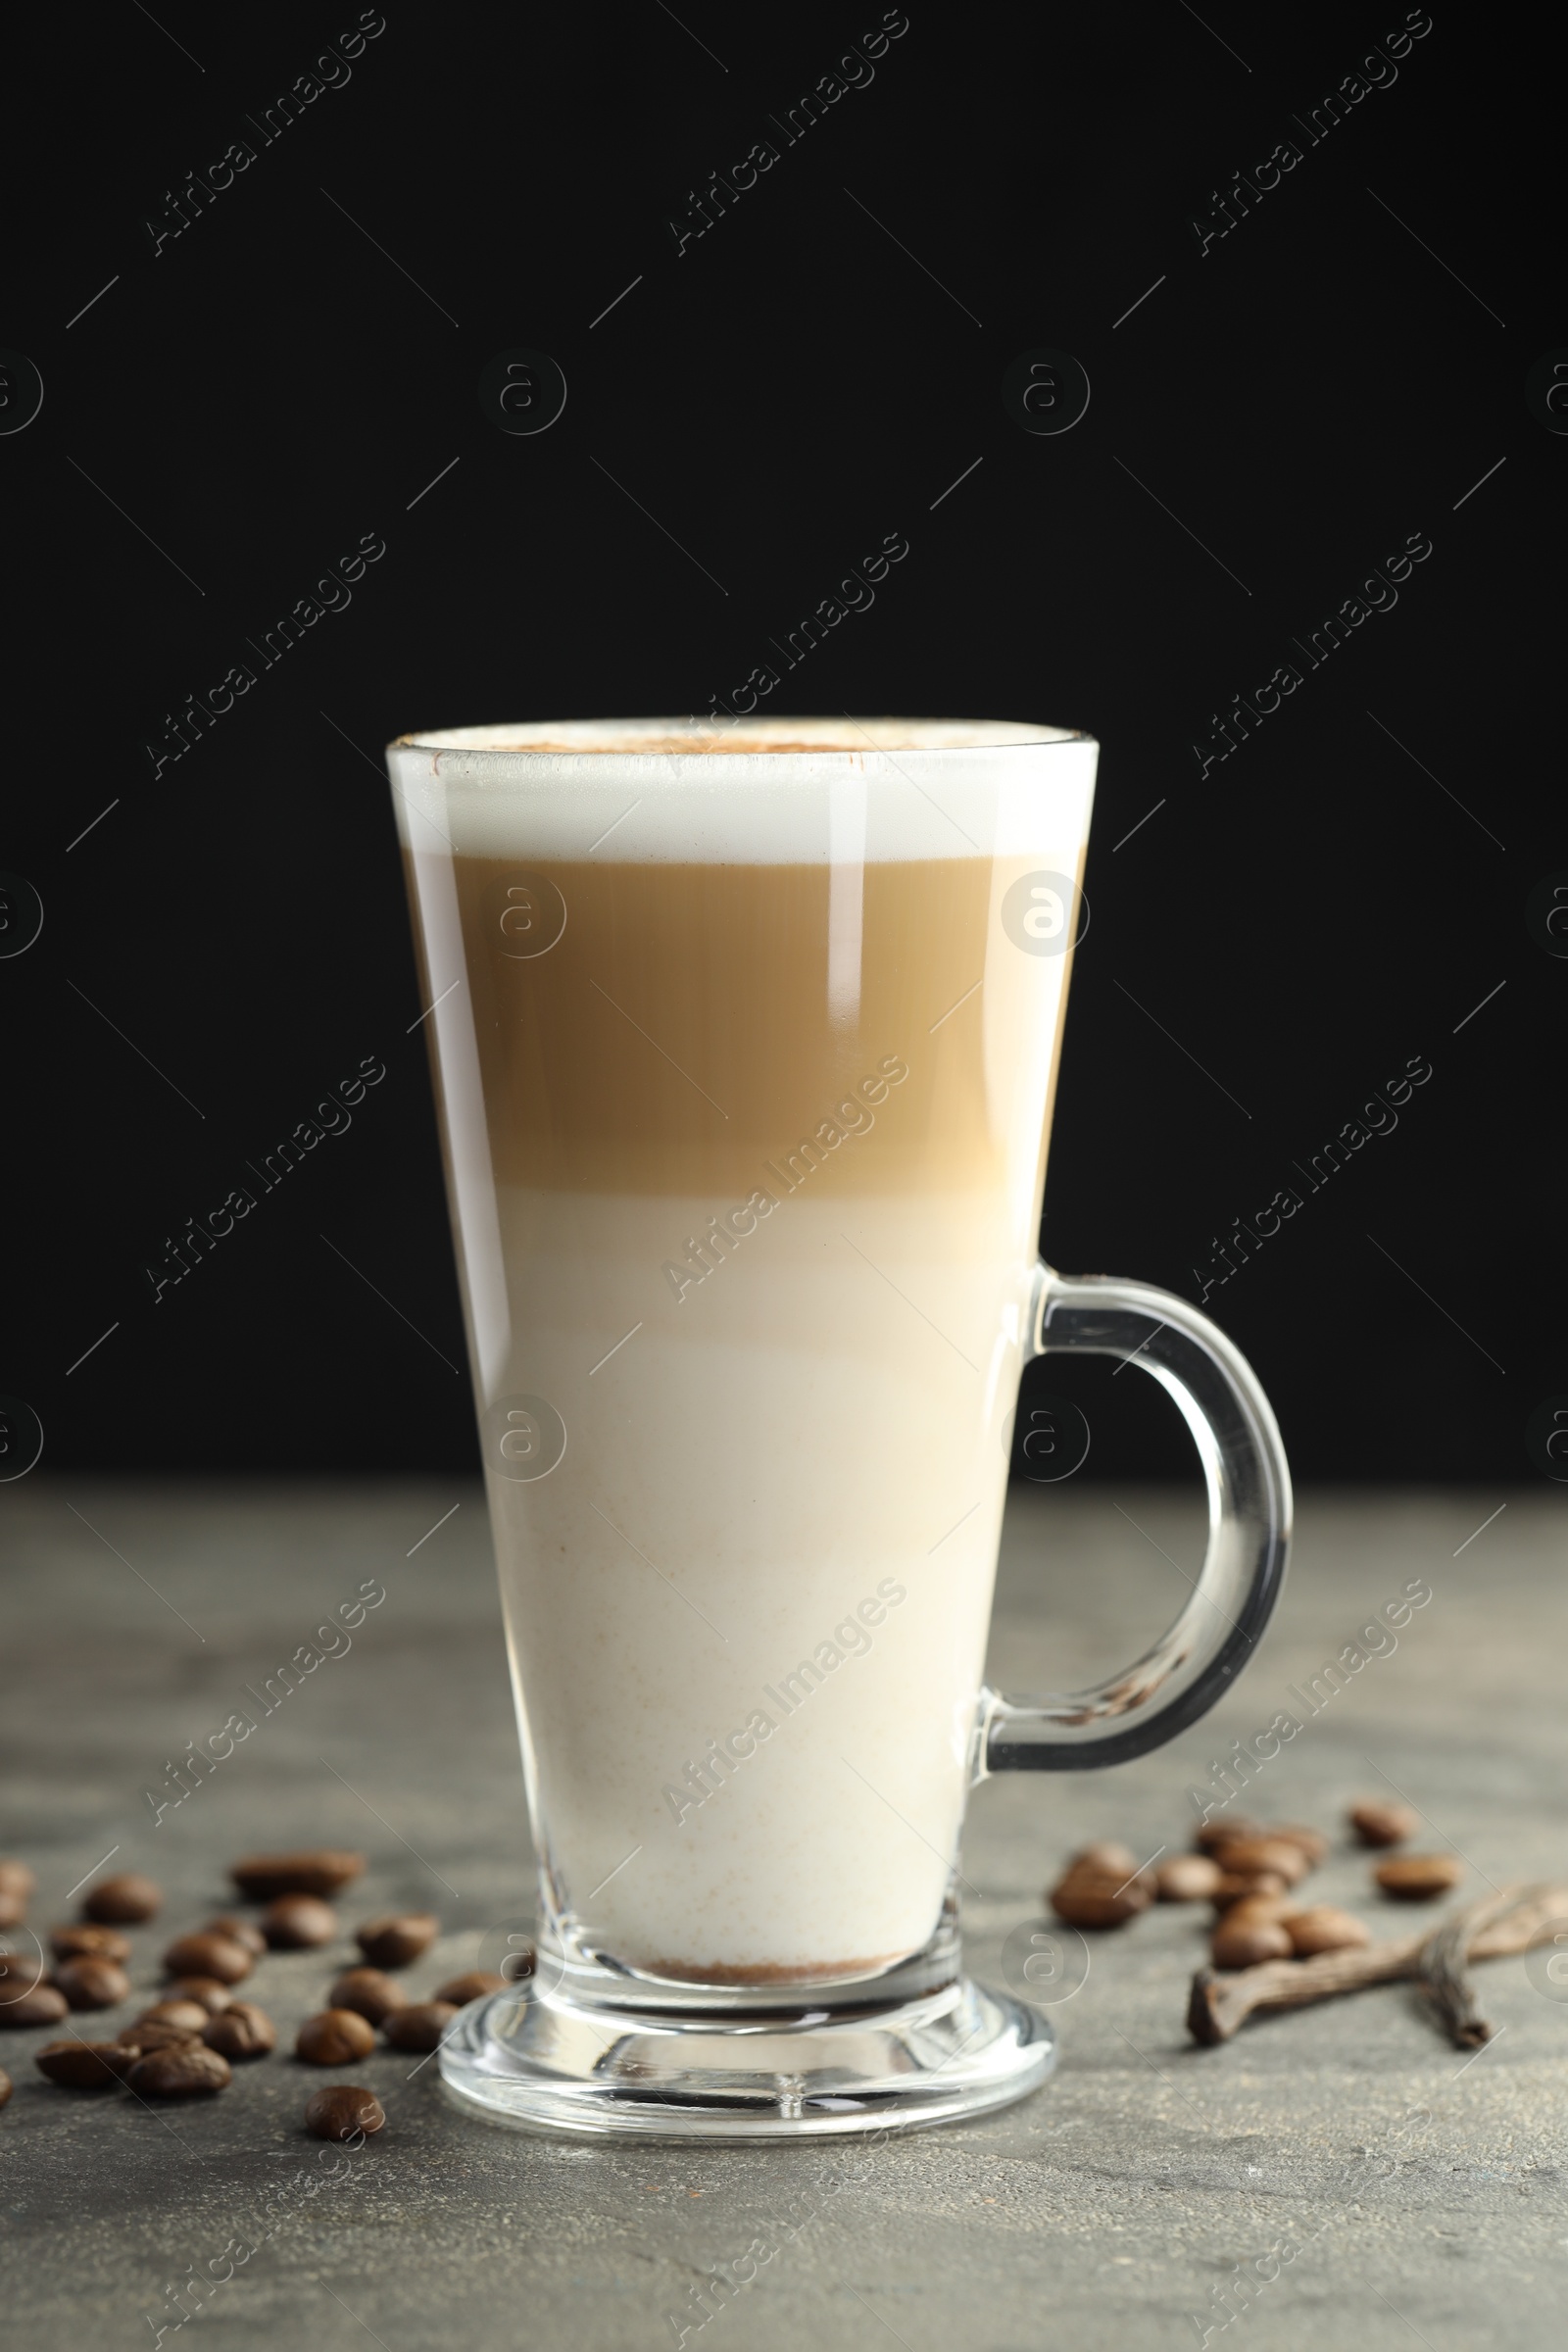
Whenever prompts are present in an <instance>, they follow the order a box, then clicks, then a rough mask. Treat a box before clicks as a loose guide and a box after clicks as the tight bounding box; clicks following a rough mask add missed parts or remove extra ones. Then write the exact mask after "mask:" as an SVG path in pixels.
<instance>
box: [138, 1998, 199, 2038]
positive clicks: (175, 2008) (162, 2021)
mask: <svg viewBox="0 0 1568 2352" xmlns="http://www.w3.org/2000/svg"><path fill="white" fill-rule="evenodd" d="M207 2016H208V2012H207V2009H206V2006H205V2004H204V2003H203V2002H201V2001H180V2000H173V2001H154V2003H153V2005H152V2007H151V2008H150V2009H144V2010H143V2011H142V2013H141V2015H140V2017H138V2018H133V2019H132V2021H131V2031H132V2032H134V2031H135V2028H136V2027H137V2026H183V2027H184V2029H185V2032H186V2033H187V2034H199V2033H200V2032H201V2030H202V2028H203V2026H205V2025H206V2023H207Z"/></svg>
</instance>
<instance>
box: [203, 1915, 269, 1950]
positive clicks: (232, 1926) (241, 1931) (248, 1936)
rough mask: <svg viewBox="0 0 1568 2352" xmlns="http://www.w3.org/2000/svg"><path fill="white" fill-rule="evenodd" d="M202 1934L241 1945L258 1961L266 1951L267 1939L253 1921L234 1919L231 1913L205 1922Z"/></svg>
mask: <svg viewBox="0 0 1568 2352" xmlns="http://www.w3.org/2000/svg"><path fill="white" fill-rule="evenodd" d="M203 1934H204V1935H208V1936H228V1937H229V1938H230V1940H231V1941H232V1942H234V1943H237V1944H240V1945H242V1946H243V1948H244V1949H245V1950H246V1951H247V1952H249V1953H251V1954H252V1956H253V1957H254V1958H255V1959H258V1960H259V1959H260V1958H261V1956H262V1954H263V1953H264V1952H265V1951H266V1949H267V1937H266V1936H264V1935H263V1934H262V1931H261V1929H260V1928H259V1927H257V1926H256V1925H255V1924H254V1922H253V1921H251V1920H248V1919H236V1918H235V1917H234V1916H233V1914H232V1913H231V1912H227V1911H225V1912H224V1913H223V1915H222V1917H221V1919H210V1920H209V1921H208V1922H207V1926H206V1928H205V1929H204V1930H203Z"/></svg>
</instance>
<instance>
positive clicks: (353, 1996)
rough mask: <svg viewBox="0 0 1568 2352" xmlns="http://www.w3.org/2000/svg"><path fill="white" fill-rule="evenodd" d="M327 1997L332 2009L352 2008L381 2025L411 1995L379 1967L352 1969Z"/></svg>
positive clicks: (373, 2022) (345, 1973)
mask: <svg viewBox="0 0 1568 2352" xmlns="http://www.w3.org/2000/svg"><path fill="white" fill-rule="evenodd" d="M326 1998H327V2003H328V2005H329V2007H331V2008H333V2009H352V2010H354V2011H355V2012H356V2014H357V2015H359V2016H360V2017H363V2018H367V2019H368V2021H369V2023H370V2024H371V2025H372V2026H378V2025H379V2024H380V2023H381V2021H382V2019H383V2018H387V2017H390V2016H391V2014H392V2012H393V2010H394V2009H401V2008H402V2007H403V2005H404V2003H405V2001H406V2000H407V1999H408V1994H407V1993H406V1992H405V1991H404V1990H403V1987H402V1985H394V1984H393V1982H392V1980H391V1978H390V1977H385V1976H383V1975H382V1974H381V1971H380V1970H379V1969H378V1968H350V1969H347V1970H345V1971H344V1973H343V1975H342V1976H341V1977H339V1978H338V1980H337V1982H336V1984H335V1985H333V1986H332V1989H331V1991H330V1992H329V1993H328V1994H327V1996H326Z"/></svg>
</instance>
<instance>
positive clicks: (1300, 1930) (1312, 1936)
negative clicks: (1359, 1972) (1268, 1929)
mask: <svg viewBox="0 0 1568 2352" xmlns="http://www.w3.org/2000/svg"><path fill="white" fill-rule="evenodd" d="M1280 1925H1281V1926H1282V1927H1283V1928H1284V1930H1285V1933H1286V1935H1287V1936H1289V1937H1290V1939H1291V1949H1292V1951H1293V1952H1295V1954H1296V1956H1297V1958H1298V1959H1299V1960H1310V1959H1311V1957H1312V1955H1313V1954H1314V1952H1348V1951H1351V1950H1353V1949H1354V1948H1355V1946H1356V1945H1358V1944H1363V1943H1370V1942H1371V1940H1372V1937H1371V1935H1370V1933H1369V1931H1368V1930H1367V1928H1366V1927H1365V1926H1364V1924H1363V1923H1362V1922H1361V1921H1360V1920H1358V1919H1355V1918H1352V1916H1351V1914H1350V1913H1349V1912H1348V1911H1341V1910H1338V1909H1336V1907H1335V1905H1334V1904H1333V1903H1317V1904H1314V1905H1313V1907H1312V1908H1311V1910H1309V1911H1293V1912H1292V1913H1291V1914H1290V1916H1289V1918H1287V1919H1284V1920H1282V1921H1281V1922H1280Z"/></svg>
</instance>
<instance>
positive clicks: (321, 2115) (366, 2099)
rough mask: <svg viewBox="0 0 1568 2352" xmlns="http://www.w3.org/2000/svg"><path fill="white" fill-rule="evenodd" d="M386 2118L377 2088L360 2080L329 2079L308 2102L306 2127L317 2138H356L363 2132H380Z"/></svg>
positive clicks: (306, 2106)
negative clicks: (370, 2087) (366, 2086)
mask: <svg viewBox="0 0 1568 2352" xmlns="http://www.w3.org/2000/svg"><path fill="white" fill-rule="evenodd" d="M385 2122H386V2115H385V2111H384V2110H383V2108H382V2105H381V2102H380V2100H379V2099H378V2098H377V2097H376V2095H375V2093H374V2091H373V2090H362V2089H361V2088H360V2085H359V2084H358V2083H357V2082H329V2083H327V2084H326V2085H325V2086H324V2088H322V2089H320V2090H317V2091H313V2092H312V2093H311V2096H310V2098H309V2099H308V2100H307V2101H306V2104H305V2129H306V2131H314V2132H315V2133H316V2136H317V2138H318V2139H353V2138H354V2137H355V2136H356V2134H357V2133H359V2132H361V2131H364V2132H367V2133H368V2132H371V2131H380V2129H381V2127H382V2125H383V2124H384V2123H385Z"/></svg>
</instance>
